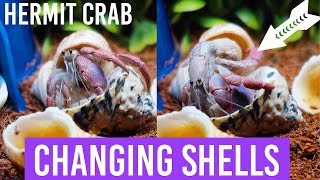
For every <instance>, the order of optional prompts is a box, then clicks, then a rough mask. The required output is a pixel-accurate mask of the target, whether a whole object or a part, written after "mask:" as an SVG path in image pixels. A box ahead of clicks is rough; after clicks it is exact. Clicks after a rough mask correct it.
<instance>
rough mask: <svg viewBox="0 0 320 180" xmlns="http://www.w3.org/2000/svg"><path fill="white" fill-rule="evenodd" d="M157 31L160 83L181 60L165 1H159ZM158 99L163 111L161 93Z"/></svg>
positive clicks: (158, 77)
mask: <svg viewBox="0 0 320 180" xmlns="http://www.w3.org/2000/svg"><path fill="white" fill-rule="evenodd" d="M157 31H158V32H157V80H158V82H159V81H161V80H162V79H163V78H164V77H166V75H168V74H169V73H170V72H171V71H172V70H173V69H174V68H175V66H176V64H177V63H178V61H179V58H180V52H179V49H178V47H177V46H176V43H175V41H174V38H173V35H172V32H171V29H170V24H169V21H168V17H167V12H166V9H165V4H164V1H163V0H157ZM157 97H158V99H157V108H158V109H159V110H163V102H162V99H161V96H160V95H159V91H158V95H157Z"/></svg>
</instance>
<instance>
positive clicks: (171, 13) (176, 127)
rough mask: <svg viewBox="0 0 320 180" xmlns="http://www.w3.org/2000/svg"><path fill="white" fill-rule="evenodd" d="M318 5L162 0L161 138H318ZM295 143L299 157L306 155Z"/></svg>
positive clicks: (312, 2) (313, 2) (159, 14)
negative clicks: (314, 132) (314, 134)
mask: <svg viewBox="0 0 320 180" xmlns="http://www.w3.org/2000/svg"><path fill="white" fill-rule="evenodd" d="M319 7H320V6H319V1H316V0H310V1H307V0H305V1H281V2H278V1H277V2H276V1H249V0H241V1H230V0H227V1H220V0H214V1H209V0H207V1H205V0H190V1H186V0H174V1H164V0H158V2H157V18H158V19H157V24H158V45H157V51H158V52H157V53H158V54H157V56H158V57H157V58H158V64H157V68H158V74H157V76H158V117H157V133H158V137H248V136H250V137H252V136H274V137H290V138H291V140H293V142H297V143H299V142H300V141H301V138H310V139H314V140H316V136H313V135H312V131H313V130H314V129H315V127H316V126H317V123H318V124H319V121H320V120H319V119H320V118H319V116H317V115H316V114H319V112H320V93H319V92H320V86H319V82H320V55H319V54H320V46H319V43H320V41H319V37H320V36H319V35H320V29H319V23H316V22H317V21H318V20H316V16H319V12H320V11H319ZM318 126H319V125H318ZM304 136H306V137H304ZM312 141H313V140H312ZM291 149H292V151H291V153H292V155H293V156H292V157H294V158H297V159H299V158H300V157H302V156H304V155H305V154H304V153H302V152H301V153H298V154H296V153H297V152H300V149H299V147H298V146H293V147H291ZM312 152H313V151H312ZM294 162H295V161H294ZM292 163H293V162H292ZM301 163H302V164H303V163H304V162H301ZM302 164H301V166H302ZM291 168H292V167H291ZM293 172H294V171H291V173H293Z"/></svg>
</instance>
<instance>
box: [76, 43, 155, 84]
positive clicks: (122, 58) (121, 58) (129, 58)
mask: <svg viewBox="0 0 320 180" xmlns="http://www.w3.org/2000/svg"><path fill="white" fill-rule="evenodd" d="M80 52H81V53H82V54H84V55H93V56H94V57H98V58H101V59H104V60H107V61H111V62H113V63H115V64H116V65H117V66H119V67H121V68H122V69H123V70H125V71H126V72H127V73H129V70H128V68H127V67H126V64H130V65H133V66H136V67H139V69H140V72H141V73H142V75H143V77H144V78H145V80H146V84H147V89H149V88H150V85H151V78H150V73H149V71H148V69H147V67H146V65H145V64H144V63H143V61H141V59H140V58H138V57H135V56H133V55H129V54H116V53H113V52H110V51H105V50H100V49H94V48H92V47H83V48H81V50H80Z"/></svg>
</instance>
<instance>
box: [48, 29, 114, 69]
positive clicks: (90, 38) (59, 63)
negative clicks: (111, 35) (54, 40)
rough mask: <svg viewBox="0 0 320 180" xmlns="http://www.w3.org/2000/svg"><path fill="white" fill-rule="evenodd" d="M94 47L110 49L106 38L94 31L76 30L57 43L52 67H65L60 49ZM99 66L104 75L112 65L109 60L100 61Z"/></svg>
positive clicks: (112, 67)
mask: <svg viewBox="0 0 320 180" xmlns="http://www.w3.org/2000/svg"><path fill="white" fill-rule="evenodd" d="M87 46H89V47H94V48H96V49H101V50H106V51H111V49H110V47H109V44H108V42H107V41H106V39H105V38H104V37H103V36H101V35H100V34H99V33H97V32H94V31H77V32H75V33H72V34H70V35H69V36H67V37H65V38H64V39H63V40H62V41H61V42H60V44H59V46H58V48H57V50H56V53H55V54H54V57H53V68H54V69H55V68H62V69H65V65H64V63H63V56H62V51H68V50H80V49H81V48H82V47H87ZM100 66H101V68H102V70H103V71H104V73H105V75H107V74H109V73H110V72H111V71H112V70H113V69H114V65H113V63H111V62H107V61H100Z"/></svg>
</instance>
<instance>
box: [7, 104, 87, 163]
mask: <svg viewBox="0 0 320 180" xmlns="http://www.w3.org/2000/svg"><path fill="white" fill-rule="evenodd" d="M2 137H3V142H4V144H5V146H6V153H7V155H8V157H9V159H10V160H11V161H12V162H13V163H14V164H16V165H18V166H19V167H21V168H23V167H24V152H25V148H24V147H25V144H24V141H25V138H27V137H42V138H44V137H45V138H49V137H89V134H88V133H85V132H84V131H82V130H81V129H79V128H78V126H77V125H76V124H75V123H74V122H73V120H72V119H71V117H70V116H68V115H67V114H66V113H64V112H63V111H61V110H59V109H58V108H56V107H50V108H47V109H46V110H45V111H44V112H37V113H33V114H29V115H26V116H21V117H19V118H18V119H17V120H16V121H14V122H13V123H11V124H9V125H8V126H7V127H6V128H5V129H4V131H3V136H2Z"/></svg>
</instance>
